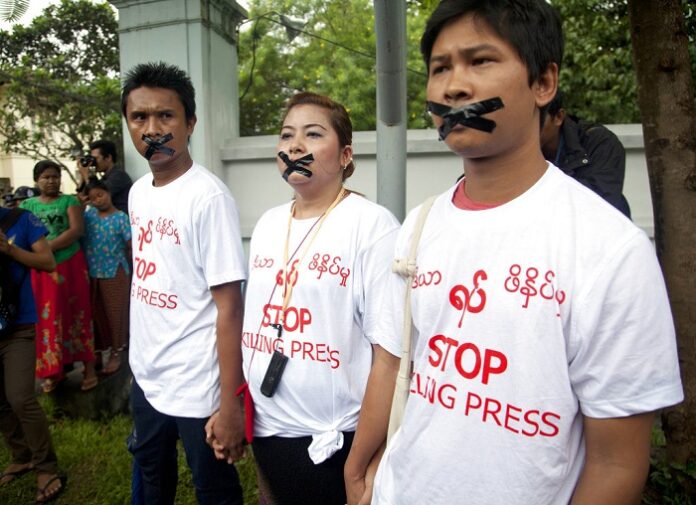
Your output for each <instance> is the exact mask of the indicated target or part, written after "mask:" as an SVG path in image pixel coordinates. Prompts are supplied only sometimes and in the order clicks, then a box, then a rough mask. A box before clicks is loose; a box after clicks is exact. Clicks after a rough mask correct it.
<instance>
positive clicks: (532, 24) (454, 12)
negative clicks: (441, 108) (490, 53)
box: [421, 0, 563, 86]
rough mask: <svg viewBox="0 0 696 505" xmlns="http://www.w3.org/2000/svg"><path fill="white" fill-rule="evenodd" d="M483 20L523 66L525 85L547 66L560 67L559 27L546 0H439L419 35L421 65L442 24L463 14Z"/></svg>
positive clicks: (427, 61) (560, 43) (560, 32)
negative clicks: (507, 45) (504, 42)
mask: <svg viewBox="0 0 696 505" xmlns="http://www.w3.org/2000/svg"><path fill="white" fill-rule="evenodd" d="M469 14H471V15H473V16H474V17H476V18H477V19H479V20H481V21H485V22H486V23H487V24H488V25H489V26H490V27H491V28H492V29H493V30H494V31H495V33H496V34H498V36H500V38H502V39H503V40H505V41H507V42H508V43H509V44H510V45H512V47H513V48H514V49H515V50H516V51H517V54H518V55H519V57H520V59H521V60H522V61H523V62H524V64H525V66H526V67H527V75H528V78H529V85H530V86H531V85H532V83H534V82H536V80H537V79H538V78H539V77H540V76H541V74H542V73H543V72H544V71H545V70H546V68H547V67H548V66H549V63H556V64H557V65H558V68H559V70H560V68H561V61H562V59H563V30H562V28H561V19H560V17H559V15H558V12H557V11H556V9H554V8H553V7H552V6H551V5H549V4H548V3H547V2H546V0H442V1H441V2H440V4H439V5H438V6H437V7H436V8H435V10H434V11H433V13H432V14H431V15H430V18H429V19H428V22H427V24H426V26H425V31H424V32H423V37H421V54H422V55H423V59H424V60H425V66H426V67H428V68H429V67H430V56H431V54H432V51H433V45H434V44H435V40H436V39H437V36H438V35H439V34H440V31H441V30H442V28H444V26H445V25H446V24H448V23H450V22H451V21H454V20H456V19H458V18H460V17H462V16H465V15H469Z"/></svg>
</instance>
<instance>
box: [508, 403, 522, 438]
mask: <svg viewBox="0 0 696 505" xmlns="http://www.w3.org/2000/svg"><path fill="white" fill-rule="evenodd" d="M513 410H516V411H517V413H518V414H521V413H522V409H519V408H517V407H515V406H514V405H511V404H509V403H508V404H507V406H506V407H505V429H506V430H509V431H511V432H513V433H519V432H520V430H518V429H516V428H513V427H512V426H510V420H512V421H519V420H520V418H519V417H516V416H514V415H513V414H512V412H511V411H513Z"/></svg>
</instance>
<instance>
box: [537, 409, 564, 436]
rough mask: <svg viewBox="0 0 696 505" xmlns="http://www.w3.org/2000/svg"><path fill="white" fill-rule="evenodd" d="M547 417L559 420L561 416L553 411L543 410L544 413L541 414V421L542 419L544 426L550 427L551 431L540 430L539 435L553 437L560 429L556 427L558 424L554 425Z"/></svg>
mask: <svg viewBox="0 0 696 505" xmlns="http://www.w3.org/2000/svg"><path fill="white" fill-rule="evenodd" d="M549 418H555V419H556V420H557V421H560V420H561V416H559V415H558V414H555V413H553V412H544V413H543V414H542V415H541V421H542V422H543V423H544V424H545V425H546V426H548V427H550V428H551V431H547V432H544V431H540V432H539V435H541V436H543V437H555V436H556V435H558V432H559V431H560V430H559V429H558V426H557V425H555V424H554V423H552V422H551V421H549Z"/></svg>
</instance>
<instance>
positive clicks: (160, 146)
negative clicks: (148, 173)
mask: <svg viewBox="0 0 696 505" xmlns="http://www.w3.org/2000/svg"><path fill="white" fill-rule="evenodd" d="M141 138H142V139H143V141H145V143H146V144H147V151H145V159H146V160H149V159H150V158H152V155H153V154H155V153H156V152H157V151H161V152H163V153H164V154H168V155H169V156H172V155H173V154H174V149H172V148H171V147H167V146H165V145H164V144H166V143H167V142H169V141H170V140H172V139H173V138H174V135H172V134H171V133H167V134H166V135H164V136H163V137H160V138H158V139H153V138H152V137H148V136H147V135H143V136H142V137H141Z"/></svg>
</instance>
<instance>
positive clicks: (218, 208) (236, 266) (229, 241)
mask: <svg viewBox="0 0 696 505" xmlns="http://www.w3.org/2000/svg"><path fill="white" fill-rule="evenodd" d="M198 219H199V223H198V225H197V226H194V230H195V231H196V233H197V235H198V236H197V237H196V243H197V245H198V249H199V254H200V259H201V265H202V267H203V275H204V277H205V279H206V282H207V283H208V286H209V287H213V286H218V285H220V284H225V283H228V282H235V281H239V280H245V279H246V267H245V260H244V250H243V249H242V239H241V232H240V226H239V212H238V211H237V205H236V204H235V201H234V198H232V196H231V195H229V194H226V193H219V194H217V195H214V196H212V197H211V198H210V199H208V201H207V202H206V204H205V205H204V206H203V208H202V209H201V212H200V214H199V215H198Z"/></svg>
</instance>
